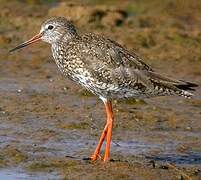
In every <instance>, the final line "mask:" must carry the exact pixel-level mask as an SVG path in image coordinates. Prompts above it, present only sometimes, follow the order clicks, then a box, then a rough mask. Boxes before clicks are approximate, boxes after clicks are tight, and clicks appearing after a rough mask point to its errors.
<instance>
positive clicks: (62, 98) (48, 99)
mask: <svg viewBox="0 0 201 180" xmlns="http://www.w3.org/2000/svg"><path fill="white" fill-rule="evenodd" d="M0 8H1V11H0V102H1V103H0V168H1V169H0V179H2V178H3V179H6V178H7V179H64V178H66V179H103V178H104V179H145V180H146V179H162V180H163V179H164V180H166V179H201V94H200V92H201V88H200V87H198V88H197V91H196V92H195V96H194V99H190V100H189V99H183V98H179V97H157V98H152V99H144V100H127V101H121V102H120V101H115V102H114V112H115V126H114V131H113V140H112V147H111V156H112V161H111V162H109V163H107V164H104V163H102V162H101V161H97V162H96V163H92V162H90V161H88V160H86V159H87V158H88V157H89V156H90V155H91V153H92V152H93V150H94V148H95V146H96V144H97V140H98V138H99V135H100V133H101V131H102V129H103V127H104V123H105V114H104V108H103V104H102V102H101V101H100V100H99V99H98V98H97V97H95V96H93V95H91V94H90V93H88V92H87V91H85V90H84V89H82V88H81V87H79V86H77V85H76V84H75V83H73V82H71V81H70V80H67V79H64V78H63V77H62V75H61V74H60V72H59V71H58V69H57V67H56V64H55V63H54V61H53V59H52V57H51V51H50V46H49V45H48V44H45V43H37V44H35V45H33V46H30V47H27V48H26V49H23V50H20V51H18V52H15V53H12V54H9V53H8V50H9V49H10V48H12V47H14V46H15V45H17V44H19V43H21V42H23V41H25V40H27V39H28V38H30V37H31V36H33V35H34V34H36V33H38V31H39V29H40V24H41V22H43V20H45V19H47V18H48V17H52V16H56V15H57V16H66V17H71V20H72V21H73V22H74V23H75V24H76V26H77V27H78V28H79V30H80V32H94V33H97V34H102V35H104V36H107V37H110V38H111V39H114V40H116V41H118V42H119V43H121V44H122V45H124V46H126V47H127V48H128V49H130V50H132V51H135V52H137V53H138V54H140V55H141V56H142V57H144V61H145V62H146V63H147V64H149V65H151V66H152V67H153V68H154V69H155V70H157V71H158V72H160V73H163V74H166V75H169V76H170V77H174V78H178V79H185V80H188V81H193V82H195V83H197V84H199V85H201V83H200V82H201V70H200V69H201V54H200V52H201V31H200V29H201V22H200V19H201V13H200V9H201V3H200V2H199V1H196V0H193V1H190V0H189V1H188V0H185V1H179V0H178V1H171V0H167V1H164V2H163V3H161V1H159V0H154V1H146V0H143V1H125V0H124V1H81V2H79V1H72V3H71V2H70V1H69V2H68V3H66V2H62V1H40V3H39V1H34V0H31V1H22V2H21V1H19V2H18V1H9V2H8V1H5V0H0ZM102 153H103V152H102Z"/></svg>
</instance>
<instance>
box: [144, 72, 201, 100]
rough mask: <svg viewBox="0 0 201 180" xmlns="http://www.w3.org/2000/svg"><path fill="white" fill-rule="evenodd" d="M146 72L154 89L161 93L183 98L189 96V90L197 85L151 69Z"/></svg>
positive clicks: (192, 89)
mask: <svg viewBox="0 0 201 180" xmlns="http://www.w3.org/2000/svg"><path fill="white" fill-rule="evenodd" d="M147 73H148V74H149V77H151V79H150V80H151V82H152V84H153V86H154V89H157V90H158V91H159V92H161V94H163V93H164V95H179V96H183V97H185V98H191V97H192V96H193V94H192V93H190V92H189V91H195V89H194V88H196V87H198V85H197V84H195V83H192V82H187V81H183V80H175V79H170V78H167V77H164V76H161V75H159V74H157V73H155V72H152V71H151V72H150V71H149V72H147Z"/></svg>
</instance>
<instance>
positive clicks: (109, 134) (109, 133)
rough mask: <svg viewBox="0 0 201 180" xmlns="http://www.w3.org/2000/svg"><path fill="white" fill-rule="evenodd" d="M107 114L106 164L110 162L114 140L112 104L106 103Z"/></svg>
mask: <svg viewBox="0 0 201 180" xmlns="http://www.w3.org/2000/svg"><path fill="white" fill-rule="evenodd" d="M106 113H107V124H108V129H107V138H106V147H105V155H104V159H103V161H104V162H106V161H109V160H110V143H111V139H112V127H113V120H114V117H113V111H112V103H111V102H107V103H106Z"/></svg>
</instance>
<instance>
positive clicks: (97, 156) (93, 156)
mask: <svg viewBox="0 0 201 180" xmlns="http://www.w3.org/2000/svg"><path fill="white" fill-rule="evenodd" d="M98 158H99V159H102V158H101V156H100V155H99V154H93V155H92V156H91V157H90V159H91V161H96V160H97V159H98Z"/></svg>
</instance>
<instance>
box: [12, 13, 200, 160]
mask: <svg viewBox="0 0 201 180" xmlns="http://www.w3.org/2000/svg"><path fill="white" fill-rule="evenodd" d="M39 40H43V41H45V42H48V43H50V44H51V46H52V53H53V57H54V59H55V62H56V64H57V66H58V67H59V69H60V71H61V72H62V73H63V74H64V76H66V77H68V78H70V79H72V80H73V81H75V82H77V83H78V84H80V85H82V86H84V87H85V88H87V89H88V90H89V91H91V92H92V93H94V94H96V95H98V96H99V98H100V99H102V100H103V102H104V105H105V110H106V114H107V122H106V125H105V128H104V130H103V132H102V134H101V137H100V140H99V143H98V145H97V147H96V149H95V151H94V153H93V155H92V156H91V157H90V159H91V160H93V161H95V160H97V158H98V157H100V156H99V154H100V149H101V146H102V144H103V141H104V139H106V148H105V155H104V158H103V160H104V161H108V160H109V159H110V143H111V136H112V127H113V119H114V116H113V112H112V102H111V100H112V99H121V98H145V97H154V96H163V95H180V96H184V97H187V98H190V97H191V96H192V94H191V93H189V92H188V91H187V90H194V89H192V88H193V87H196V86H197V85H196V84H193V83H189V82H185V81H181V80H175V79H170V78H166V77H164V76H162V75H160V74H157V73H156V72H154V70H153V69H151V68H150V67H149V66H148V65H146V64H145V63H144V62H143V60H142V59H141V58H140V57H139V56H137V55H136V54H135V53H131V52H130V51H128V50H126V49H125V48H123V47H122V46H121V45H119V44H118V43H116V42H114V41H112V40H110V39H107V38H104V37H101V36H97V35H95V34H83V35H80V34H78V33H77V32H76V29H75V27H74V25H73V24H72V23H71V22H69V21H68V20H66V19H65V18H62V17H56V18H51V19H49V20H47V21H46V22H44V23H43V24H42V27H41V31H40V33H39V34H38V35H36V36H34V37H33V38H32V39H30V40H29V41H26V42H24V43H22V44H20V45H19V46H17V47H16V48H14V49H12V50H11V51H14V50H16V49H19V48H22V47H25V46H27V45H29V44H31V43H34V42H36V41H39Z"/></svg>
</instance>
